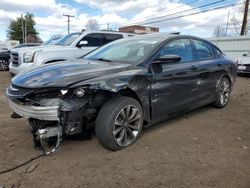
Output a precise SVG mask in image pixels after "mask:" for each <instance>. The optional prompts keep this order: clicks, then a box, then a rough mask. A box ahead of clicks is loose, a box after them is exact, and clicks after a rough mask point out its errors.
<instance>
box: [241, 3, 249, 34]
mask: <svg viewBox="0 0 250 188" xmlns="http://www.w3.org/2000/svg"><path fill="white" fill-rule="evenodd" d="M248 6H249V0H246V2H245V8H244V16H243V21H242V25H241V31H240V35H245V34H246V29H247V28H246V27H247V16H248V15H247V14H248Z"/></svg>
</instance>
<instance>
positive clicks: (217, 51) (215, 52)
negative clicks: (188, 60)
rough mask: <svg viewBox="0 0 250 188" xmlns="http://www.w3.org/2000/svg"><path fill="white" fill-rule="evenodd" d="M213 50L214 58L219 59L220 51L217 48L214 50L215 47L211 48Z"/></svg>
mask: <svg viewBox="0 0 250 188" xmlns="http://www.w3.org/2000/svg"><path fill="white" fill-rule="evenodd" d="M213 49H214V54H215V56H216V57H219V56H220V55H221V51H220V50H219V49H218V48H216V47H213Z"/></svg>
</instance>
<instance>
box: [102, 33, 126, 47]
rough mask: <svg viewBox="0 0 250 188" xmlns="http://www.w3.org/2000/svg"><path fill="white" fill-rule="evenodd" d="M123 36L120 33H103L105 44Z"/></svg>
mask: <svg viewBox="0 0 250 188" xmlns="http://www.w3.org/2000/svg"><path fill="white" fill-rule="evenodd" d="M121 38H123V36H122V35H118V34H103V45H105V44H107V43H109V42H112V41H114V40H117V39H121Z"/></svg>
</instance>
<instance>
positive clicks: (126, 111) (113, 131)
mask: <svg viewBox="0 0 250 188" xmlns="http://www.w3.org/2000/svg"><path fill="white" fill-rule="evenodd" d="M142 125H143V112H142V108H141V105H140V104H139V103H138V102H137V101H136V100H135V99H133V98H130V97H115V98H113V99H111V100H109V101H108V102H107V103H105V104H104V106H103V107H102V108H101V110H100V112H99V113H98V116H97V119H96V126H95V132H96V137H97V139H98V140H99V142H100V143H101V144H102V145H103V146H104V147H105V148H107V149H109V150H112V151H117V150H121V149H123V148H125V147H127V146H129V145H131V144H133V143H134V142H136V140H137V139H138V137H139V135H140V133H141V130H142Z"/></svg>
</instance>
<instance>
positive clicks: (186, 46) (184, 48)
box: [158, 39, 193, 63]
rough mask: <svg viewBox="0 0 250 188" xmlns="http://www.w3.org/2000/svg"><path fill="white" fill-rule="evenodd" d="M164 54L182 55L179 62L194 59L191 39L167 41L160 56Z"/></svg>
mask: <svg viewBox="0 0 250 188" xmlns="http://www.w3.org/2000/svg"><path fill="white" fill-rule="evenodd" d="M164 55H178V56H180V57H181V61H180V62H179V63H186V62H190V61H193V51H192V47H191V43H190V40H189V39H176V40H173V41H171V42H169V43H167V44H166V45H165V46H164V47H163V48H162V49H161V50H160V53H159V55H158V56H159V57H161V56H164Z"/></svg>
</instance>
